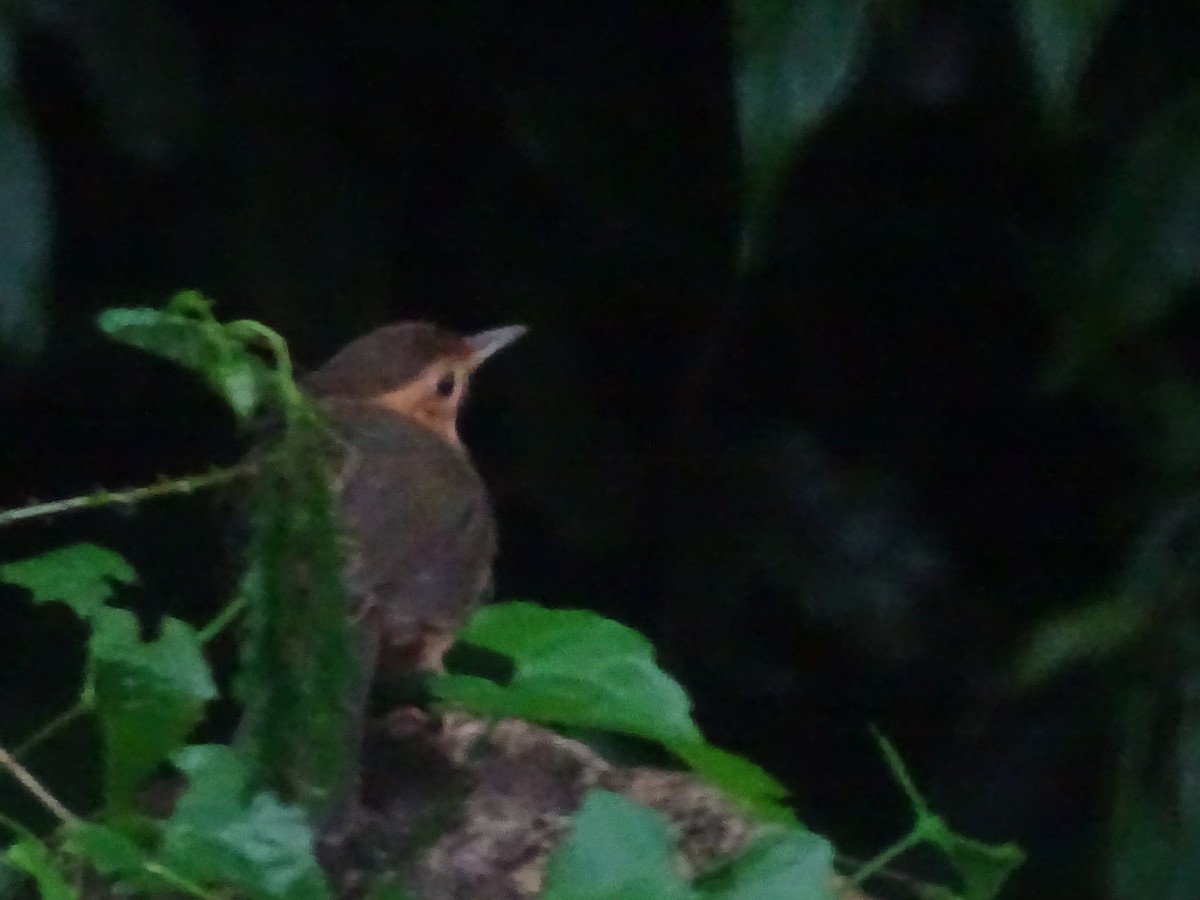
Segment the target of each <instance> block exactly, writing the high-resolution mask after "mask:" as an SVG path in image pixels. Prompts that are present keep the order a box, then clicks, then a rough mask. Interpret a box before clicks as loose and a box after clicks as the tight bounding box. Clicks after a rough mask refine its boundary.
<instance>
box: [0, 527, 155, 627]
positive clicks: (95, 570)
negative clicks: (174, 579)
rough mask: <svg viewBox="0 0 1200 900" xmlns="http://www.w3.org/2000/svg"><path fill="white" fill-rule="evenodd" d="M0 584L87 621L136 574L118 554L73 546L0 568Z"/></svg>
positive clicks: (133, 580)
mask: <svg viewBox="0 0 1200 900" xmlns="http://www.w3.org/2000/svg"><path fill="white" fill-rule="evenodd" d="M0 581H7V582H8V583H9V584H15V585H18V586H20V587H23V588H27V589H28V590H29V591H31V592H32V593H33V602H34V603H47V602H50V601H52V600H58V601H61V602H62V603H65V604H67V606H69V607H71V609H73V610H74V611H75V612H76V613H77V614H78V615H79V616H80V617H82V618H84V619H87V618H90V617H91V616H94V615H95V614H96V612H97V611H98V610H100V609H101V608H103V606H104V604H105V602H106V601H107V600H108V599H109V598H110V597H112V595H113V584H133V583H134V582H136V581H137V573H136V572H134V570H133V567H132V566H131V565H129V563H128V562H126V560H125V558H124V557H123V556H121V555H120V554H119V553H115V552H114V551H112V550H109V549H107V548H105V547H100V546H97V545H96V544H72V545H71V546H69V547H61V548H59V549H57V550H51V551H49V552H48V553H43V554H42V555H40V556H34V557H31V558H29V559H22V560H18V561H17V562H11V563H5V564H4V565H0Z"/></svg>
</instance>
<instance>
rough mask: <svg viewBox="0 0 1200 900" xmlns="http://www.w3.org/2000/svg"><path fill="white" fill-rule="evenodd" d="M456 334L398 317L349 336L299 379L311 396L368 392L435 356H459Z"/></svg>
mask: <svg viewBox="0 0 1200 900" xmlns="http://www.w3.org/2000/svg"><path fill="white" fill-rule="evenodd" d="M470 352H471V351H470V348H469V347H468V346H467V345H466V343H465V342H464V341H463V339H462V337H461V336H460V335H458V334H455V333H454V332H453V331H449V330H447V329H445V328H441V327H439V326H437V325H434V324H432V323H430V322H400V323H398V324H396V325H386V326H384V327H383V328H377V329H375V330H374V331H372V332H371V333H370V334H366V335H363V336H362V337H360V338H358V339H357V340H354V341H351V342H350V343H349V344H347V345H346V346H345V347H343V348H342V349H341V350H339V351H338V352H337V353H335V354H334V355H333V357H332V358H331V359H330V360H329V361H328V362H327V363H325V365H323V366H321V368H319V369H317V370H316V371H315V372H313V373H311V374H310V375H309V376H308V377H307V378H305V379H304V382H303V383H304V388H305V389H306V390H307V391H308V392H309V393H311V394H313V395H314V396H317V397H329V398H333V397H343V398H354V397H374V396H376V395H378V394H382V393H385V392H388V391H394V390H396V389H397V388H399V387H401V386H402V385H404V384H406V383H407V382H409V381H411V380H412V379H413V378H415V377H416V376H417V375H418V374H420V373H421V371H422V370H423V369H424V368H425V367H426V366H428V365H429V364H430V363H431V362H433V361H434V360H435V359H440V358H442V357H445V356H464V355H467V354H469V353H470Z"/></svg>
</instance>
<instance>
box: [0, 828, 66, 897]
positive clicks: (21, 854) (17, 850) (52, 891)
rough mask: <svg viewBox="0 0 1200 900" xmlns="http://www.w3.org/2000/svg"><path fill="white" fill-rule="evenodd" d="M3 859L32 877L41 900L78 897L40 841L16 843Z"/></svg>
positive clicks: (31, 839)
mask: <svg viewBox="0 0 1200 900" xmlns="http://www.w3.org/2000/svg"><path fill="white" fill-rule="evenodd" d="M5 859H6V860H8V862H10V863H11V864H12V865H14V866H16V867H17V868H18V869H21V870H22V871H23V872H27V873H28V874H29V875H32V876H33V880H34V881H35V882H37V887H38V895H39V896H40V897H41V898H42V900H77V898H78V897H79V894H78V893H77V892H76V890H75V888H73V887H71V884H70V882H68V881H67V879H66V876H64V874H63V872H62V870H61V869H59V867H58V865H57V864H56V862H55V860H54V857H53V856H52V855H51V853H50V851H49V850H48V849H46V845H45V844H43V843H42V842H41V841H38V840H34V839H33V838H25V839H24V840H21V841H18V842H17V843H15V844H13V845H12V846H11V847H9V848H8V852H7V853H6V854H5Z"/></svg>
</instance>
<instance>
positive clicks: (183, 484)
mask: <svg viewBox="0 0 1200 900" xmlns="http://www.w3.org/2000/svg"><path fill="white" fill-rule="evenodd" d="M255 468H256V465H255V464H254V463H251V462H243V463H239V464H237V465H235V466H228V467H226V468H224V469H215V470H214V471H212V472H206V473H204V474H202V475H188V476H185V477H183V478H170V479H164V480H163V481H158V482H156V483H154V484H147V485H142V486H141V487H136V488H130V489H129V490H125V491H108V490H99V491H95V492H93V493H91V494H84V495H82V496H78V497H67V498H65V499H62V500H51V501H49V502H47V503H33V504H30V505H29V506H20V507H17V508H15V509H6V510H0V526H4V525H12V524H13V523H15V522H22V521H24V520H26V519H39V518H44V517H45V516H53V515H57V514H58V513H63V512H74V511H75V510H80V509H93V508H95V507H97V506H111V505H113V504H132V503H140V502H141V501H143V500H151V499H154V498H157V497H168V496H171V495H172V494H190V493H192V492H193V491H199V490H203V489H205V488H210V487H215V486H216V485H220V484H227V483H228V482H230V481H236V480H237V479H239V478H243V477H245V476H247V475H250V474H253V472H254V471H255Z"/></svg>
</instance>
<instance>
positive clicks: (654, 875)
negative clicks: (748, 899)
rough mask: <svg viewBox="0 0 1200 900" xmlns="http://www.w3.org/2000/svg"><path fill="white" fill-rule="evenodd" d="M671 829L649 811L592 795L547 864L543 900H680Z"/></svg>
mask: <svg viewBox="0 0 1200 900" xmlns="http://www.w3.org/2000/svg"><path fill="white" fill-rule="evenodd" d="M695 896H696V894H695V892H693V891H692V889H691V888H690V887H688V885H687V884H686V883H685V882H684V881H683V880H682V879H681V878H680V877H679V875H678V874H677V873H676V871H675V842H674V840H673V838H672V835H671V831H670V828H669V827H668V826H667V823H666V822H665V821H663V819H662V817H661V816H660V815H659V814H658V813H656V812H654V811H653V810H649V809H646V808H645V807H643V806H639V805H638V804H636V803H634V802H633V801H632V800H627V799H626V798H625V797H622V796H621V795H620V794H613V793H610V792H608V791H602V790H594V791H592V792H591V793H589V794H588V795H587V797H585V798H584V801H583V805H582V806H581V807H580V808H579V810H578V811H577V812H576V813H575V815H574V816H573V817H572V820H571V832H570V834H569V835H568V837H567V838H566V839H565V840H564V841H563V842H562V844H560V845H559V847H558V849H556V850H555V851H554V853H553V854H552V855H551V856H550V859H549V860H548V861H547V863H546V886H545V889H544V890H543V893H542V898H543V900H684V898H693V897H695Z"/></svg>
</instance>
